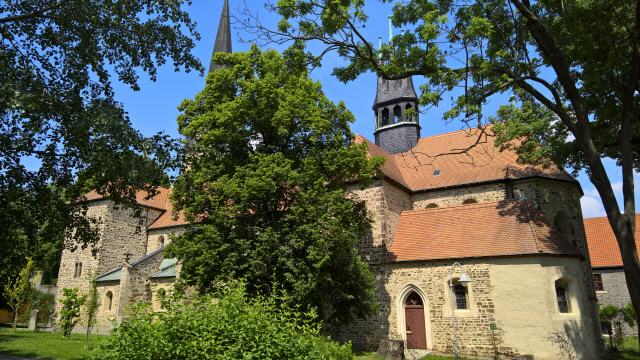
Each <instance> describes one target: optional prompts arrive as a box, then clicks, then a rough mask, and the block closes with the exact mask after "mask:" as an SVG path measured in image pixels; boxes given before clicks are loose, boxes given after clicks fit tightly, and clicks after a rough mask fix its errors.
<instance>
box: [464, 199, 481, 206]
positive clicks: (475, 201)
mask: <svg viewBox="0 0 640 360" xmlns="http://www.w3.org/2000/svg"><path fill="white" fill-rule="evenodd" d="M477 203H478V200H476V199H474V198H468V199H466V200H465V201H463V202H462V205H469V204H477Z"/></svg>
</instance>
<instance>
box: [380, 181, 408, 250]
mask: <svg viewBox="0 0 640 360" xmlns="http://www.w3.org/2000/svg"><path fill="white" fill-rule="evenodd" d="M383 196H384V208H383V212H382V213H383V216H384V220H385V221H384V230H383V231H384V238H385V240H384V244H385V245H386V246H390V245H391V242H392V241H393V237H394V236H395V234H396V228H397V227H398V221H399V220H400V213H401V212H403V211H405V210H412V209H413V204H412V203H411V196H410V195H409V194H408V193H407V192H405V191H404V190H402V189H400V188H398V187H397V186H395V185H393V184H391V183H390V182H386V181H385V182H384V186H383Z"/></svg>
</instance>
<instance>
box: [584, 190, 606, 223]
mask: <svg viewBox="0 0 640 360" xmlns="http://www.w3.org/2000/svg"><path fill="white" fill-rule="evenodd" d="M593 190H595V189H593ZM596 194H597V192H596ZM580 206H581V207H582V216H583V217H585V218H592V217H601V216H605V215H606V213H605V212H604V207H603V206H602V201H600V197H599V196H597V195H596V196H592V195H587V193H586V192H585V195H584V196H583V197H582V198H580Z"/></svg>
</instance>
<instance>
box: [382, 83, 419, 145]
mask: <svg viewBox="0 0 640 360" xmlns="http://www.w3.org/2000/svg"><path fill="white" fill-rule="evenodd" d="M373 112H374V114H375V119H376V130H375V132H374V135H375V139H376V145H378V146H380V147H381V148H382V149H384V150H385V151H387V152H389V153H391V154H397V153H401V152H405V151H407V150H409V149H411V148H412V147H414V146H415V145H416V144H417V143H418V139H419V138H420V122H419V118H418V97H417V95H416V90H415V89H414V88H413V80H412V79H411V77H407V78H404V79H399V80H385V79H383V78H381V77H378V86H377V90H376V99H375V101H374V102H373Z"/></svg>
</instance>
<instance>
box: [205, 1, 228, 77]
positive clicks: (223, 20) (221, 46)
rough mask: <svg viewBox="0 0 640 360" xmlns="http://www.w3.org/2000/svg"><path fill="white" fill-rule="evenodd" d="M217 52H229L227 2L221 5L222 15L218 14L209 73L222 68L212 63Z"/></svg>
mask: <svg viewBox="0 0 640 360" xmlns="http://www.w3.org/2000/svg"><path fill="white" fill-rule="evenodd" d="M218 52H226V53H230V52H231V21H230V20H229V0H224V5H222V14H220V22H218V33H217V34H216V42H215V44H214V45H213V53H212V54H211V63H210V64H209V72H213V71H215V70H217V69H219V68H221V67H222V65H217V64H214V63H213V55H215V54H216V53H218Z"/></svg>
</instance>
